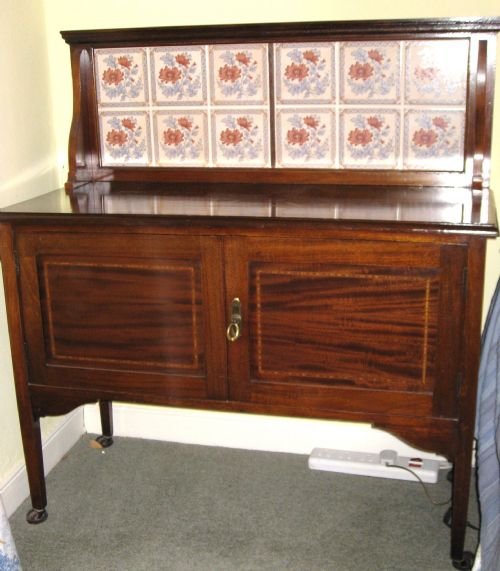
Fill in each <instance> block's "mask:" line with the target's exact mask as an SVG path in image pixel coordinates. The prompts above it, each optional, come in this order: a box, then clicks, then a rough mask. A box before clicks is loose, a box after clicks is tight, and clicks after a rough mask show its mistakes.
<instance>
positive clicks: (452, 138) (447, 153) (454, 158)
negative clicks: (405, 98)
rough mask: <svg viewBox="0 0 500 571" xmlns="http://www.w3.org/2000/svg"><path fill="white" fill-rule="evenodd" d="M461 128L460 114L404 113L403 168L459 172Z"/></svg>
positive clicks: (463, 117) (462, 114)
mask: <svg viewBox="0 0 500 571" xmlns="http://www.w3.org/2000/svg"><path fill="white" fill-rule="evenodd" d="M464 124H465V114H464V112H462V111H443V110H435V111H433V110H428V109H426V110H414V111H408V112H407V114H406V117H405V142H404V153H405V156H404V167H405V168H412V169H418V170H441V171H443V170H452V171H462V170H463V168H464V132H465V130H464Z"/></svg>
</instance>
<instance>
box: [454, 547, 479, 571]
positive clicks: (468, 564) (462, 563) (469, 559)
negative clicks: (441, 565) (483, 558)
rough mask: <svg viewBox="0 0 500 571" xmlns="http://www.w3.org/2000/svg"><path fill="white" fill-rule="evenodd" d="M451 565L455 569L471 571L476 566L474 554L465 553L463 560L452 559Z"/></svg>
mask: <svg viewBox="0 0 500 571" xmlns="http://www.w3.org/2000/svg"><path fill="white" fill-rule="evenodd" d="M451 563H452V565H453V567H455V569H462V570H464V571H470V569H472V566H473V565H474V554H473V553H471V552H470V551H464V555H463V557H462V559H452V561H451Z"/></svg>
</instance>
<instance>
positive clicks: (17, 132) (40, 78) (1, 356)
mask: <svg viewBox="0 0 500 571" xmlns="http://www.w3.org/2000/svg"><path fill="white" fill-rule="evenodd" d="M45 33H46V31H45V15H44V10H43V4H42V3H41V2H33V1H32V0H2V5H1V10H0V70H2V71H1V74H2V75H1V79H0V150H1V152H0V207H2V206H5V205H7V204H11V203H14V202H19V201H21V200H25V199H28V198H30V197H32V196H35V195H36V194H40V193H43V192H47V191H48V190H50V189H51V188H54V187H55V186H56V185H57V183H58V173H57V163H56V160H55V157H56V150H55V149H56V143H55V130H54V128H53V127H54V123H53V120H52V105H51V103H52V101H51V98H50V85H49V81H48V69H49V66H48V52H47V42H46V41H45ZM0 371H1V374H0V489H1V488H2V483H3V482H4V481H5V480H6V479H7V478H8V477H9V476H10V475H12V474H13V473H14V472H16V471H17V470H18V469H19V467H20V466H22V464H23V454H22V448H21V438H20V435H19V424H18V420H17V407H16V401H15V395H14V385H13V377H12V364H11V359H10V347H9V339H8V333H7V326H6V319H5V305H4V301H3V286H2V284H1V282H0ZM56 424H57V421H54V420H51V421H49V422H48V423H47V422H45V423H44V430H43V432H44V434H45V435H47V434H48V433H50V432H51V431H52V430H53V429H54V427H55V425H56Z"/></svg>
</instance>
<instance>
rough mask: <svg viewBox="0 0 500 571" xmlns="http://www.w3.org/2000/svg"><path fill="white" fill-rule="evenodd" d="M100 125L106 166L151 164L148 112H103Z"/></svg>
mask: <svg viewBox="0 0 500 571" xmlns="http://www.w3.org/2000/svg"><path fill="white" fill-rule="evenodd" d="M99 124H100V138H101V162H102V164H103V166H116V165H122V166H126V165H144V166H150V165H151V143H150V125H149V115H148V113H146V112H142V111H139V112H137V111H118V110H117V111H116V112H113V111H103V112H101V113H100V115H99Z"/></svg>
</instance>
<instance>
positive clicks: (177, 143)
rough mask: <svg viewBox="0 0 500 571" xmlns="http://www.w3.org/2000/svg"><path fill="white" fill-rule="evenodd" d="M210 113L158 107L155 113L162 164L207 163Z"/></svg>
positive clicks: (185, 164) (158, 157)
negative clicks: (162, 109)
mask: <svg viewBox="0 0 500 571" xmlns="http://www.w3.org/2000/svg"><path fill="white" fill-rule="evenodd" d="M207 137H208V130H207V113H206V112H204V111H195V110H189V111H168V112H167V111H159V112H157V113H155V115H154V141H155V155H156V161H157V163H158V165H160V166H198V167H206V166H208V140H207Z"/></svg>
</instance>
